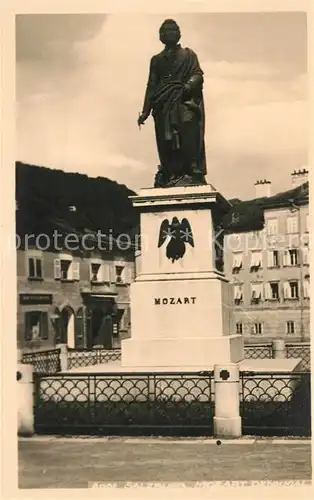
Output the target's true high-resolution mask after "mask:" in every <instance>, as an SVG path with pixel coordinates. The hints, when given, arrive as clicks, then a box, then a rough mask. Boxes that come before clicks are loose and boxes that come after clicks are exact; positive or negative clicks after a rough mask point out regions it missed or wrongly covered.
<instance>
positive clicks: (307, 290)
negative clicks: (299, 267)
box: [303, 280, 310, 299]
mask: <svg viewBox="0 0 314 500" xmlns="http://www.w3.org/2000/svg"><path fill="white" fill-rule="evenodd" d="M303 296H304V298H306V299H308V298H309V297H310V282H309V281H308V280H304V281H303Z"/></svg>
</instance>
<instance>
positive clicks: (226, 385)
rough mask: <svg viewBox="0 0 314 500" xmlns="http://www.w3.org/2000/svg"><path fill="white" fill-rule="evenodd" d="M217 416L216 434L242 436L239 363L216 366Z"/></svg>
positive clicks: (220, 435)
mask: <svg viewBox="0 0 314 500" xmlns="http://www.w3.org/2000/svg"><path fill="white" fill-rule="evenodd" d="M214 381H215V416H214V435H215V436H217V437H225V438H227V437H230V438H232V437H240V436H241V435H242V425H241V417H240V373H239V365H238V364H235V363H232V364H231V363H230V364H226V365H215V366H214Z"/></svg>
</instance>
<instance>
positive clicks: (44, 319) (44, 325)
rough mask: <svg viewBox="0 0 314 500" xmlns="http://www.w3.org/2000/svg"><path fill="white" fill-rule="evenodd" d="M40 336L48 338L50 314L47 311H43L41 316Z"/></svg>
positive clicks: (44, 338)
mask: <svg viewBox="0 0 314 500" xmlns="http://www.w3.org/2000/svg"><path fill="white" fill-rule="evenodd" d="M40 336H41V338H42V339H43V340H47V339H48V314H47V313H46V312H43V313H41V316H40Z"/></svg>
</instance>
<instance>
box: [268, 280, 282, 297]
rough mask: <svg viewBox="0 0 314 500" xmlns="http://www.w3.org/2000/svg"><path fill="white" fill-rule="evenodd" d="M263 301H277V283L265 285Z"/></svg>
mask: <svg viewBox="0 0 314 500" xmlns="http://www.w3.org/2000/svg"><path fill="white" fill-rule="evenodd" d="M265 299H266V300H279V282H277V281H272V282H270V283H266V284H265Z"/></svg>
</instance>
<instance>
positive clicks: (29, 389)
mask: <svg viewBox="0 0 314 500" xmlns="http://www.w3.org/2000/svg"><path fill="white" fill-rule="evenodd" d="M33 372H34V367H33V365H25V364H22V363H18V364H17V372H16V380H17V404H18V430H17V432H18V435H19V436H25V437H26V436H32V435H33V434H34V382H33Z"/></svg>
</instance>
